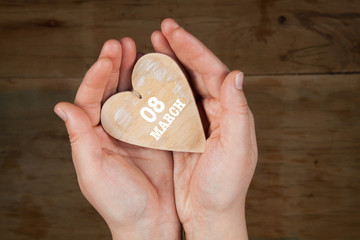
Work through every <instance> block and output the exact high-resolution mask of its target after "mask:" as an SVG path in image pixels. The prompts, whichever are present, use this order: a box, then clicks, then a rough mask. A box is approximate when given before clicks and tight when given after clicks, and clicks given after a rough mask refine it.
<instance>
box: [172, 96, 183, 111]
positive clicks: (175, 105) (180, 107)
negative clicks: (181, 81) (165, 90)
mask: <svg viewBox="0 0 360 240" xmlns="http://www.w3.org/2000/svg"><path fill="white" fill-rule="evenodd" d="M173 106H174V107H176V108H177V109H179V111H180V112H181V111H182V110H183V109H184V107H185V106H186V104H185V103H182V102H181V101H180V99H177V100H176V102H175V103H174V104H173Z"/></svg>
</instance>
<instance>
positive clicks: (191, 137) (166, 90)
mask: <svg viewBox="0 0 360 240" xmlns="http://www.w3.org/2000/svg"><path fill="white" fill-rule="evenodd" d="M132 86H133V89H134V91H132V92H130V91H127V92H120V93H117V94H115V95H113V96H112V97H110V98H109V99H108V100H107V101H106V102H105V104H104V105H103V107H102V110H101V123H102V126H103V128H104V129H105V131H106V132H107V133H108V134H110V135H111V136H113V137H114V138H116V139H119V140H121V141H124V142H127V143H131V144H135V145H139V146H143V147H149V148H155V149H162V150H171V151H182V152H203V151H204V148H205V135H204V131H203V127H202V124H201V120H200V116H199V111H198V109H197V106H196V103H195V99H194V96H193V93H192V91H191V89H190V86H189V83H188V81H187V79H186V77H185V75H184V73H183V72H182V70H181V69H180V67H179V66H178V65H177V63H176V62H175V61H174V60H173V59H172V58H170V57H168V56H167V55H164V54H160V53H150V54H146V55H144V56H143V57H141V58H140V59H139V60H138V61H137V63H136V64H135V66H134V70H133V73H132Z"/></svg>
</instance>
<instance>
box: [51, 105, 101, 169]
mask: <svg viewBox="0 0 360 240" xmlns="http://www.w3.org/2000/svg"><path fill="white" fill-rule="evenodd" d="M54 112H55V113H56V114H57V115H58V116H59V117H60V118H61V119H62V120H63V121H64V122H65V125H66V129H67V131H68V134H69V139H70V143H71V150H72V157H73V161H74V165H75V169H76V171H77V172H78V173H79V171H83V169H89V168H94V169H95V168H96V165H97V164H99V161H100V160H101V147H100V142H99V140H98V137H97V135H96V132H95V130H94V128H93V126H92V125H91V122H90V119H89V117H88V116H87V115H86V113H85V112H84V111H83V110H82V109H81V108H79V107H78V106H76V105H74V104H70V103H66V102H61V103H58V104H57V105H56V106H55V107H54Z"/></svg>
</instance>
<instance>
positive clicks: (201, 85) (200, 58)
mask: <svg viewBox="0 0 360 240" xmlns="http://www.w3.org/2000/svg"><path fill="white" fill-rule="evenodd" d="M161 31H162V33H163V34H164V36H165V37H166V39H167V41H168V42H169V45H170V46H171V48H172V50H173V51H174V52H175V54H176V56H177V58H178V59H179V60H180V62H181V63H182V64H183V65H184V66H185V67H186V69H187V71H188V72H189V74H190V75H191V77H192V79H193V80H194V81H195V82H194V85H195V88H196V90H197V91H198V92H199V93H200V94H201V95H202V96H203V97H215V98H218V97H219V95H220V86H221V84H222V82H223V80H224V78H225V76H226V75H227V74H228V72H229V70H228V68H227V67H226V66H225V65H224V64H223V63H222V62H221V61H220V60H219V59H218V58H217V57H216V56H215V55H214V54H213V53H212V52H211V51H210V50H209V49H208V48H207V47H206V46H205V45H204V44H202V43H201V42H200V41H199V40H198V39H197V38H195V37H194V36H192V35H191V34H190V33H188V32H187V31H185V30H184V29H183V28H181V27H179V25H178V24H177V23H176V22H175V21H174V20H173V19H170V18H168V19H165V20H164V21H163V22H162V24H161Z"/></svg>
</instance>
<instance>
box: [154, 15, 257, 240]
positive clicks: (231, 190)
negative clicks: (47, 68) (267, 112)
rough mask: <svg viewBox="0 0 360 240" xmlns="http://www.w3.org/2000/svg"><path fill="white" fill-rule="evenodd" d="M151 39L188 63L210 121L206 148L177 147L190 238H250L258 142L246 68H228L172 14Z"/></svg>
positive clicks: (180, 198) (179, 198)
mask: <svg viewBox="0 0 360 240" xmlns="http://www.w3.org/2000/svg"><path fill="white" fill-rule="evenodd" d="M152 43H153V46H154V48H155V50H156V51H157V52H161V53H164V54H167V55H169V56H171V57H173V58H174V59H177V60H178V61H179V62H180V63H181V64H182V65H183V66H184V68H185V70H186V72H187V73H188V75H189V78H190V79H189V80H190V81H191V83H192V85H193V87H194V89H195V91H196V92H197V94H198V96H197V97H198V98H199V99H200V102H201V104H202V106H203V108H204V110H205V113H206V117H207V119H208V122H209V126H208V128H207V129H206V134H207V136H208V138H207V141H206V146H205V152H204V153H201V154H198V153H182V152H174V153H173V157H174V184H175V199H176V208H177V211H178V215H179V218H180V221H181V222H182V223H183V226H184V229H185V232H186V236H187V239H207V240H209V239H246V238H247V232H246V225H245V198H246V194H247V190H248V188H249V184H250V181H251V179H252V176H253V173H254V170H255V166H256V162H257V145H256V137H255V127H254V119H253V115H252V113H251V111H250V109H249V107H248V105H247V102H246V99H245V95H244V92H243V89H242V83H243V73H242V72H240V71H233V72H229V70H228V68H227V67H226V66H225V65H224V64H223V63H222V62H221V61H220V60H219V59H218V58H217V57H216V56H215V55H214V54H213V53H212V52H211V51H210V50H209V49H207V48H206V47H205V46H204V45H203V44H202V43H201V42H200V41H199V40H198V39H196V38H195V37H194V36H192V35H191V34H189V33H188V32H187V31H185V30H184V29H183V28H181V27H179V25H178V24H177V23H176V22H175V21H174V20H173V19H165V20H164V21H163V22H162V25H161V31H155V32H154V33H153V34H152Z"/></svg>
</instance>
